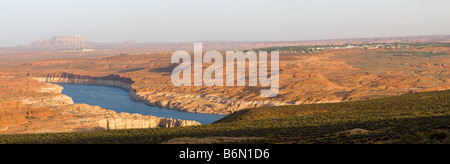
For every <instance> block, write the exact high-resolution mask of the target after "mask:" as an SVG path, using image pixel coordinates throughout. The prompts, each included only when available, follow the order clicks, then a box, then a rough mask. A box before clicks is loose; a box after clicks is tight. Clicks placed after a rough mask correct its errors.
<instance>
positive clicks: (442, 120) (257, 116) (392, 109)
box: [0, 90, 450, 144]
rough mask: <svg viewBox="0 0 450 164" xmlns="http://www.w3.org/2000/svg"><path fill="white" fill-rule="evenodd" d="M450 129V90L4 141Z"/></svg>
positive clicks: (400, 134)
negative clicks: (204, 121) (188, 123)
mask: <svg viewBox="0 0 450 164" xmlns="http://www.w3.org/2000/svg"><path fill="white" fill-rule="evenodd" d="M449 125H450V90H446V91H435V92H425V93H414V94H408V95H402V96H396V97H385V98H379V99H370V100H360V101H351V102H343V103H329V104H311V105H298V106H278V107H265V108H254V109H246V110H242V111H239V112H236V113H235V114H232V115H230V116H228V117H226V118H224V119H222V120H220V121H218V122H216V123H214V124H210V125H202V126H195V127H184V128H160V129H135V130H113V131H97V132H83V133H57V134H25V135H2V136H0V143H113V144H114V143H162V142H164V141H167V140H169V139H172V138H180V137H195V138H203V137H218V136H220V137H260V138H264V139H261V140H246V141H245V143H332V144H337V143H348V144H351V143H448V138H449V137H448V136H449V135H448V130H449V129H450V127H449ZM352 129H364V133H360V131H362V130H359V131H355V133H351V132H348V131H349V130H352ZM436 130H439V132H436ZM343 132H344V133H343ZM424 138H425V139H424Z"/></svg>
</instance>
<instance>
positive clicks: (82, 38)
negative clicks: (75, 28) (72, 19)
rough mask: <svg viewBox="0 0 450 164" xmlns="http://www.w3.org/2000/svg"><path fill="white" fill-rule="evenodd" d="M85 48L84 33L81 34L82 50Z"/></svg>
mask: <svg viewBox="0 0 450 164" xmlns="http://www.w3.org/2000/svg"><path fill="white" fill-rule="evenodd" d="M83 48H84V35H83V34H81V52H83Z"/></svg>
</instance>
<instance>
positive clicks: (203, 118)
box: [58, 84, 226, 124]
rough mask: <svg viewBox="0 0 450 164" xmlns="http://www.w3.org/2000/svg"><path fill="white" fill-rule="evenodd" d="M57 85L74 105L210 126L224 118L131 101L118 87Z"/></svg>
mask: <svg viewBox="0 0 450 164" xmlns="http://www.w3.org/2000/svg"><path fill="white" fill-rule="evenodd" d="M58 85H60V86H62V87H64V90H63V92H62V93H63V94H65V95H67V96H70V97H72V99H73V101H74V102H75V103H83V104H89V105H93V106H100V107H102V108H105V109H110V110H114V111H116V112H117V113H121V112H126V113H138V114H142V115H152V116H156V117H164V118H173V119H182V120H195V121H198V122H200V123H201V124H210V123H213V122H214V121H217V120H220V119H221V118H223V117H225V116H226V115H217V114H200V113H189V112H181V111H176V110H170V109H164V108H160V107H153V106H149V105H147V104H145V103H143V102H138V101H135V100H133V99H131V98H130V96H129V91H128V90H126V89H123V88H118V87H110V86H100V85H81V84H58Z"/></svg>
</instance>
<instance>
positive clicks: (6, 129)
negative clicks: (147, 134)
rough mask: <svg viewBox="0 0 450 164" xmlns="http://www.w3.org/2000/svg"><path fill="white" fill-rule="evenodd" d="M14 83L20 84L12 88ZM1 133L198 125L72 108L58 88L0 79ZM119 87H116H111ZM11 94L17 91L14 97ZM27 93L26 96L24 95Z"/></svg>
mask: <svg viewBox="0 0 450 164" xmlns="http://www.w3.org/2000/svg"><path fill="white" fill-rule="evenodd" d="M13 81H20V82H19V83H15V86H13V87H11V85H10V84H11V83H10V82H13ZM0 82H2V83H0V89H2V93H9V94H7V95H0V96H1V99H0V133H3V134H14V133H43V132H45V133H53V132H74V131H91V130H113V129H136V128H157V127H183V126H196V125H200V123H198V122H196V121H188V120H174V119H167V118H159V117H155V116H143V115H140V114H129V113H116V112H115V111H112V110H108V109H103V108H101V107H98V106H90V105H87V104H74V103H73V101H72V98H70V97H68V96H66V95H63V94H61V91H62V90H63V88H62V87H61V86H59V85H55V84H49V83H39V82H37V81H36V80H32V79H28V78H19V79H14V78H9V79H0ZM110 84H111V85H113V84H119V83H110ZM13 91H17V92H14V94H11V93H13ZM24 91H26V92H24Z"/></svg>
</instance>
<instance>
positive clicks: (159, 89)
mask: <svg viewBox="0 0 450 164" xmlns="http://www.w3.org/2000/svg"><path fill="white" fill-rule="evenodd" d="M444 38H445V37H444ZM410 39H411V38H410ZM416 39H417V38H416ZM338 41H339V43H340V42H352V40H346V41H345V40H337V41H336V42H338ZM383 41H384V40H383ZM354 42H356V41H354ZM385 42H387V43H389V42H394V41H389V39H387V41H385ZM36 44H37V43H36ZM296 44H300V43H296ZM302 44H313V43H302ZM316 44H317V43H316ZM271 45H279V43H272V44H269V45H268V44H262V45H259V44H255V43H252V44H249V45H236V47H234V48H235V49H242V50H245V49H252V48H261V47H265V46H269V47H270V46H271ZM290 45H291V44H286V46H290ZM171 46H172V45H171ZM207 46H208V45H207ZM230 46H234V45H226V44H217V45H216V46H210V47H208V48H206V49H213V48H214V47H216V48H217V47H221V48H224V47H225V48H226V49H219V50H227V48H230ZM169 47H170V46H169ZM188 47H190V46H182V47H181V48H188ZM176 48H180V47H177V46H174V47H171V48H167V49H165V51H159V52H157V51H155V52H138V50H133V51H126V53H123V52H121V51H119V50H113V51H109V52H107V51H105V52H101V53H99V52H97V53H96V52H64V54H66V55H65V56H58V54H60V55H61V53H55V52H24V54H28V55H29V56H34V58H33V60H31V59H29V58H27V57H26V55H25V56H24V55H19V56H20V57H22V58H23V59H21V60H19V59H20V58H16V60H17V61H12V60H8V59H7V58H8V56H5V55H1V56H0V59H2V62H3V63H7V64H4V65H3V66H2V67H1V68H0V81H1V82H0V89H1V94H0V96H1V97H0V98H1V99H0V103H1V104H2V106H1V108H0V111H1V112H2V114H1V115H0V133H8V134H10V133H43V132H73V131H89V130H100V129H132V128H149V127H174V126H192V125H198V123H197V122H195V121H183V120H171V119H162V118H157V117H153V116H142V115H136V114H133V115H131V114H126V113H115V112H113V111H110V110H107V109H102V108H99V107H94V106H89V105H86V104H74V103H73V101H72V100H71V98H70V97H67V96H65V95H63V94H61V91H62V87H60V86H58V85H55V84H49V83H75V84H99V85H109V86H116V87H122V88H125V89H128V90H130V96H131V97H132V98H133V99H135V100H138V101H142V102H145V103H147V104H148V105H151V106H158V107H163V108H169V109H173V110H180V111H185V112H196V113H213V114H230V113H234V112H237V111H240V110H242V109H246V108H254V107H264V106H281V105H300V104H311V103H327V102H341V101H351V100H362V99H372V98H378V97H386V96H396V95H402V94H405V93H410V92H424V91H435V90H446V89H450V72H449V70H450V57H449V54H450V47H448V46H447V47H446V46H410V47H407V48H399V49H387V48H377V49H333V50H323V51H319V52H316V53H299V52H284V53H281V54H280V91H279V94H278V95H277V96H276V97H273V98H261V97H260V93H259V92H260V90H261V87H217V86H214V87H206V86H202V87H174V86H173V85H172V83H171V79H170V75H171V72H172V70H173V69H174V68H175V67H176V65H174V64H172V63H171V62H170V59H171V56H172V52H171V51H172V50H173V49H176ZM230 49H231V48H230ZM184 50H190V51H191V50H192V49H184ZM222 52H223V51H222ZM9 53H11V52H9ZM43 53H44V54H50V55H41V54H43ZM191 54H192V53H191ZM223 54H224V53H223ZM55 56H56V57H55ZM25 58H27V59H25ZM34 59H36V60H34ZM203 67H204V68H206V67H207V65H203Z"/></svg>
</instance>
